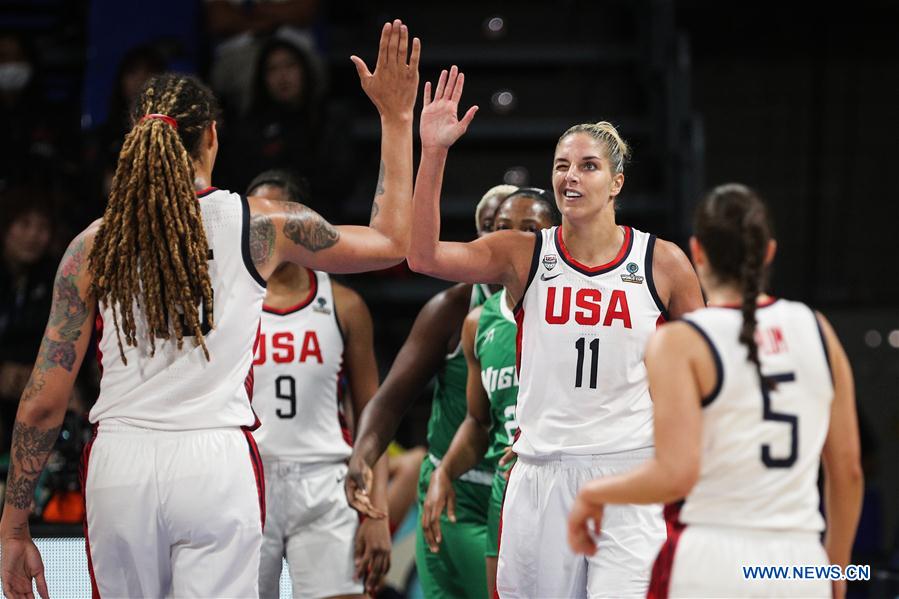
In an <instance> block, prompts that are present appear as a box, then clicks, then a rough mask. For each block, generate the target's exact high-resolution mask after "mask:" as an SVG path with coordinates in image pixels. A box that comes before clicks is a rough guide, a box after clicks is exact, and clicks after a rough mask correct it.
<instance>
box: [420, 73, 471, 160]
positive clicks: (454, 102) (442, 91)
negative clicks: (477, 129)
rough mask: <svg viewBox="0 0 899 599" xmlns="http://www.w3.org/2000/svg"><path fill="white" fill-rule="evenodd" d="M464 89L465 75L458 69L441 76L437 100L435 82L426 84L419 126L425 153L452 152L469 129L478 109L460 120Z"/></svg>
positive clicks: (467, 113) (468, 112)
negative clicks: (439, 150)
mask: <svg viewBox="0 0 899 599" xmlns="http://www.w3.org/2000/svg"><path fill="white" fill-rule="evenodd" d="M464 86H465V74H464V73H462V72H460V71H459V68H458V67H456V66H455V65H453V67H452V68H451V69H450V70H449V72H447V71H446V70H443V71H441V72H440V79H438V80H437V87H436V88H435V89H434V97H433V98H432V97H431V82H430V81H428V82H426V83H425V91H424V107H423V108H422V111H421V123H420V124H419V133H420V135H421V146H422V148H423V149H426V148H442V149H446V148H449V147H450V146H451V145H453V143H455V141H456V140H457V139H459V138H460V137H462V135H463V134H464V133H465V131H466V130H467V129H468V125H470V124H471V120H472V119H473V118H474V115H475V113H476V112H477V111H478V107H477V106H472V107H471V108H469V109H468V111H467V112H466V113H465V116H463V117H462V119H461V120H460V119H459V117H458V115H459V100H460V99H461V98H462V88H463V87H464Z"/></svg>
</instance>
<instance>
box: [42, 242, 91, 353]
mask: <svg viewBox="0 0 899 599" xmlns="http://www.w3.org/2000/svg"><path fill="white" fill-rule="evenodd" d="M84 259H85V251H84V240H83V239H76V240H75V241H74V242H73V243H72V245H70V246H69V249H68V250H66V253H65V255H64V256H63V257H62V262H60V264H59V270H58V271H57V273H56V283H55V284H54V286H53V307H52V308H51V309H50V321H49V325H50V326H51V327H55V328H57V329H58V331H59V336H60V337H61V338H62V340H63V341H77V340H78V338H79V337H80V336H81V326H82V325H83V324H84V321H85V319H86V318H87V314H88V308H87V304H85V302H84V299H83V298H82V297H81V294H80V293H79V291H78V286H77V284H76V281H77V278H78V275H79V274H80V273H81V269H82V266H83V265H84Z"/></svg>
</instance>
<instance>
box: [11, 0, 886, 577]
mask: <svg viewBox="0 0 899 599" xmlns="http://www.w3.org/2000/svg"><path fill="white" fill-rule="evenodd" d="M394 17H400V18H402V19H403V20H404V21H405V22H406V23H408V24H409V27H410V30H411V32H412V33H413V35H417V36H419V37H421V38H422V42H423V52H422V65H421V77H422V81H425V80H427V79H431V80H434V79H435V78H436V76H437V74H438V72H439V69H440V68H443V67H449V66H450V65H451V64H458V65H459V66H460V67H461V68H462V69H463V70H464V71H465V73H466V91H465V98H463V103H464V104H465V105H466V106H467V105H469V104H472V103H477V104H479V105H480V106H481V111H480V112H479V114H478V116H477V118H476V119H475V122H474V124H473V125H472V127H471V129H470V130H469V132H468V134H467V135H466V136H465V137H464V138H463V139H462V140H461V141H460V142H459V143H458V144H457V147H455V148H454V149H453V150H452V151H451V154H450V161H449V164H448V168H447V178H446V182H445V185H444V194H443V204H442V206H443V218H444V220H443V230H444V233H443V234H444V237H446V238H453V239H469V238H472V237H473V236H474V229H473V226H472V223H473V218H472V216H473V211H474V206H475V204H476V202H477V200H478V199H479V198H480V196H481V194H482V193H483V192H484V191H485V190H486V189H488V188H489V187H492V186H493V185H495V184H498V183H503V182H505V183H511V184H515V185H533V186H540V187H546V186H548V185H549V183H550V180H549V173H550V163H551V157H552V151H553V148H554V145H555V141H556V139H557V138H558V136H559V134H561V132H562V131H564V130H565V129H566V128H567V127H568V126H570V125H572V124H575V123H578V122H585V121H596V120H601V119H603V120H610V121H612V122H613V123H615V124H616V125H617V126H618V127H619V130H620V131H621V132H622V134H623V135H624V136H625V138H627V139H628V140H629V141H630V142H632V143H633V146H634V149H635V156H634V160H633V162H632V163H631V164H630V165H629V167H628V168H627V170H626V174H627V183H626V186H625V189H624V193H623V194H622V201H621V206H620V215H619V222H623V223H626V224H631V225H634V226H637V227H639V228H643V229H647V230H650V231H653V232H655V233H658V234H659V235H660V236H662V237H665V238H668V239H671V240H674V241H676V242H678V243H680V244H681V245H682V246H684V244H685V241H686V239H687V237H688V236H689V232H690V222H691V213H692V206H693V205H694V203H695V202H696V200H697V199H698V197H699V195H700V194H701V192H702V190H703V189H705V188H708V187H710V186H712V185H716V184H719V183H723V182H726V181H740V182H743V183H746V184H749V185H751V186H753V187H755V188H756V189H758V190H759V191H760V193H761V194H762V195H763V196H764V197H766V198H767V199H768V201H769V202H770V204H771V207H772V211H773V214H774V215H775V219H776V228H777V232H778V242H779V254H778V258H777V261H776V267H775V271H774V275H773V277H772V289H773V291H774V293H775V295H782V296H784V297H790V298H795V299H799V300H802V301H805V302H808V303H810V304H812V305H813V306H816V307H817V308H819V309H821V310H822V311H823V312H824V313H825V314H826V315H827V317H828V318H829V319H831V321H832V322H833V323H834V325H835V327H836V329H837V332H838V333H839V334H840V336H841V338H842V340H843V343H844V344H845V346H846V348H847V350H848V351H849V353H850V358H851V360H852V363H853V366H854V368H855V375H856V384H857V390H858V403H859V411H860V416H861V426H862V440H863V446H864V447H863V451H864V460H865V469H866V481H867V490H866V497H865V511H864V514H863V520H862V524H861V528H860V532H859V537H858V542H857V545H856V554H857V558H856V562H857V563H871V564H875V563H876V564H880V565H881V566H882V567H883V568H885V569H893V570H896V571H899V534H897V533H899V468H897V467H896V464H897V463H899V401H897V400H899V233H897V230H896V229H897V226H899V201H897V200H899V198H897V197H896V196H897V190H896V182H895V180H894V179H893V176H894V173H895V170H896V163H897V161H899V115H897V107H899V45H897V44H896V43H895V32H896V28H897V26H899V5H896V4H895V3H893V2H889V1H886V0H883V1H862V2H856V3H855V4H853V6H852V7H851V9H847V10H841V11H838V12H826V11H825V10H824V8H823V7H820V8H815V7H812V6H810V5H806V4H805V3H783V2H774V1H772V0H760V1H758V2H753V3H748V2H728V3H709V2H700V1H698V0H682V1H675V0H632V1H626V0H608V1H599V0H593V1H587V0H557V1H555V2H551V3H550V2H539V3H536V2H535V3H512V2H500V1H496V0H483V1H479V2H470V1H467V0H463V1H460V2H452V3H443V4H437V3H432V2H414V1H412V0H406V1H403V2H391V3H379V2H368V1H364V0H346V1H333V2H326V1H321V0H155V1H154V2H152V3H148V2H137V1H135V0H91V1H87V0H84V1H71V0H20V1H12V0H2V1H0V132H2V137H0V210H2V212H0V214H2V219H0V240H2V253H3V259H2V261H0V452H8V448H9V444H10V437H9V435H10V431H11V427H12V422H13V419H14V416H15V411H16V406H17V402H18V397H19V395H20V393H21V391H22V388H23V387H24V385H25V384H26V381H27V379H28V376H29V373H30V369H31V365H32V363H33V360H34V357H35V355H36V353H37V349H38V345H39V343H40V339H41V336H42V332H43V327H44V325H45V323H46V318H47V313H48V310H49V305H50V300H51V289H52V281H53V275H54V272H55V267H56V264H57V260H58V258H59V256H60V254H61V251H62V250H63V249H64V248H65V247H66V245H67V243H68V241H69V240H70V239H71V238H72V237H73V236H74V234H75V233H77V232H78V231H80V230H81V229H82V228H83V227H85V226H86V225H87V224H89V223H90V222H91V221H93V220H94V219H96V218H98V217H100V216H101V215H102V211H103V208H104V205H105V198H106V193H107V191H108V189H109V184H110V180H111V176H112V173H113V172H114V170H115V166H116V161H117V156H118V151H119V148H120V147H121V145H122V141H123V138H124V136H125V134H126V133H127V132H128V131H129V129H130V122H129V121H128V117H127V110H128V106H129V103H130V102H131V100H132V99H133V98H134V97H135V95H136V94H137V92H138V91H139V89H140V88H141V85H142V84H143V83H144V82H145V81H146V80H147V78H148V77H150V76H151V75H153V74H155V73H160V72H163V71H167V70H176V71H180V72H189V73H195V74H197V75H199V76H201V77H202V78H203V79H204V80H205V81H207V82H208V83H209V84H210V85H211V86H212V87H213V89H214V90H215V91H216V93H217V95H218V97H219V99H220V101H221V104H222V108H223V112H222V115H221V119H220V121H219V132H220V136H221V149H220V153H219V158H218V162H217V164H216V168H215V172H214V184H215V185H216V186H217V187H220V188H227V189H231V190H233V191H238V192H243V191H244V190H245V188H246V185H247V184H248V182H249V181H250V180H251V179H252V178H253V177H254V176H255V175H257V174H258V173H259V172H261V171H263V170H267V169H271V168H286V169H289V170H291V171H293V172H294V173H295V174H296V175H297V176H298V177H300V178H301V180H302V185H303V189H302V195H303V196H304V197H306V198H307V199H308V203H309V205H311V206H312V207H313V208H315V209H316V210H318V211H320V212H321V213H322V214H324V215H325V216H326V217H328V218H329V219H331V220H333V221H334V222H339V223H362V222H366V221H367V219H368V214H369V210H370V201H371V197H372V194H373V191H374V187H375V180H376V177H377V165H378V148H379V128H378V119H377V113H376V112H375V110H374V108H373V107H372V106H371V105H370V104H369V103H368V100H367V99H366V98H365V96H364V94H363V93H362V92H361V90H360V89H359V87H358V81H357V77H356V73H355V70H354V68H353V67H352V64H351V63H350V61H349V58H348V57H349V55H350V54H351V53H355V54H358V55H360V56H362V57H363V58H364V59H366V60H367V61H368V62H369V64H371V63H372V62H373V60H374V56H375V54H376V43H377V39H378V33H379V30H380V25H381V24H382V23H383V22H384V21H385V20H388V19H390V18H394ZM346 283H347V284H349V285H351V286H352V287H354V288H356V289H357V290H359V291H360V292H361V293H362V294H363V296H364V297H365V299H366V300H367V302H368V303H369V306H370V308H371V310H372V312H373V314H374V317H375V323H376V331H375V332H376V344H377V353H378V360H379V364H380V368H381V370H382V374H383V373H384V372H386V370H387V369H388V368H389V366H390V364H391V362H392V359H393V356H394V355H395V353H396V351H397V349H398V348H399V345H400V344H401V343H402V340H403V339H404V338H405V335H406V333H407V332H408V330H409V326H410V324H411V322H412V319H413V318H414V316H415V314H416V313H417V311H418V309H419V308H420V307H421V305H422V304H423V303H424V302H425V301H426V300H427V299H428V298H429V297H431V296H432V295H433V294H434V293H436V292H437V291H439V290H440V289H442V288H443V287H445V286H446V284H445V283H442V282H439V281H434V280H431V279H426V278H424V277H420V276H417V275H413V274H412V273H410V272H409V271H408V269H406V268H405V266H399V267H396V268H394V269H390V270H389V271H384V272H380V273H373V274H369V275H364V276H353V277H348V278H346ZM97 378H98V373H97V370H96V366H95V361H94V360H92V359H90V357H89V358H88V359H86V360H85V367H84V368H83V369H82V373H81V375H80V383H79V386H78V389H77V391H76V393H75V394H74V395H73V397H72V400H71V410H70V413H69V416H67V421H66V426H65V427H64V430H63V433H62V436H61V438H60V443H59V446H58V450H57V452H56V453H55V454H54V457H53V460H52V462H51V468H50V469H49V471H48V474H47V475H46V480H45V481H43V484H42V486H41V489H42V493H43V495H42V497H43V500H42V501H41V502H38V506H37V507H38V509H37V518H38V519H39V520H45V521H49V522H65V521H67V520H71V519H72V514H74V513H75V512H76V511H77V509H76V508H75V507H74V506H75V504H76V499H77V497H78V488H77V463H78V456H79V453H80V449H81V445H82V443H83V439H84V435H86V434H88V431H89V429H88V428H87V427H86V426H85V424H84V423H85V414H86V411H87V410H89V408H90V406H91V403H92V401H93V398H94V397H95V396H96V393H97ZM428 398H429V390H423V391H422V401H420V402H419V403H418V405H417V406H416V407H415V408H414V409H413V410H411V411H410V413H409V414H408V416H407V418H406V423H405V424H404V426H403V429H402V431H401V434H400V437H399V441H400V443H401V444H403V445H405V446H407V447H411V446H414V445H419V444H421V443H423V441H424V434H425V427H424V423H425V422H426V419H427V416H428V410H429V401H428ZM7 460H8V454H5V455H4V457H3V462H2V464H3V467H4V468H5V464H6V461H7ZM4 479H5V476H4Z"/></svg>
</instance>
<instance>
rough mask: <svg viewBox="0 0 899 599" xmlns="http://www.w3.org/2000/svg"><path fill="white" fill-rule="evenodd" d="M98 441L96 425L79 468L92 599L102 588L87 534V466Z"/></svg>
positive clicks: (94, 598) (98, 596) (85, 547)
mask: <svg viewBox="0 0 899 599" xmlns="http://www.w3.org/2000/svg"><path fill="white" fill-rule="evenodd" d="M96 439H97V425H96V424H95V425H94V434H93V435H91V439H90V441H88V442H87V445H85V446H84V451H82V452H81V468H79V472H78V475H79V476H78V477H79V479H80V480H81V500H82V501H83V502H84V520H83V525H84V550H85V551H86V552H87V571H88V573H89V574H90V577H91V597H92V598H93V599H100V588H99V587H98V586H97V579H96V578H95V577H94V562H93V561H92V560H91V541H90V536H89V535H88V534H87V466H88V461H89V460H90V457H91V448H92V447H93V446H94V441H95V440H96Z"/></svg>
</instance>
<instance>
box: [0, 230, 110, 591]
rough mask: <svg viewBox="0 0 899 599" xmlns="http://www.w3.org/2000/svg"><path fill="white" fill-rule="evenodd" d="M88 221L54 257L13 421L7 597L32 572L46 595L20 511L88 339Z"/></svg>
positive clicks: (4, 526) (5, 547)
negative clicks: (49, 300) (34, 352)
mask: <svg viewBox="0 0 899 599" xmlns="http://www.w3.org/2000/svg"><path fill="white" fill-rule="evenodd" d="M95 226H96V225H92V226H91V228H89V229H88V230H87V231H85V232H83V233H81V234H80V235H79V236H78V237H76V238H75V239H74V240H73V241H72V243H71V244H70V245H69V248H68V250H66V253H65V255H64V256H63V258H62V261H61V262H60V264H59V269H58V270H57V272H56V280H55V282H54V285H53V305H52V308H51V309H50V318H49V320H48V322H47V328H46V330H45V332H44V339H43V341H42V342H41V348H40V350H39V352H38V356H37V360H35V363H34V369H33V370H32V372H31V378H30V379H29V381H28V384H27V385H26V387H25V391H24V392H23V394H22V399H21V401H20V402H19V410H18V413H17V414H16V421H15V424H14V426H13V434H12V448H11V450H10V465H9V476H8V477H7V480H6V502H5V504H4V506H3V519H2V521H0V542H2V550H0V559H2V578H3V591H4V593H5V594H6V596H7V597H25V596H29V594H30V593H31V581H32V579H36V580H37V583H38V590H39V591H41V594H42V595H43V596H46V595H47V593H46V583H45V582H44V580H43V564H42V563H41V558H40V554H39V553H38V551H37V548H36V547H35V546H34V543H33V542H32V541H31V533H30V531H29V529H28V516H29V514H30V512H31V504H32V500H33V498H34V488H35V485H36V484H37V479H38V477H40V475H41V472H42V471H43V469H44V464H45V462H46V461H47V456H48V455H49V453H50V451H51V450H52V449H53V445H54V443H55V442H56V437H57V436H58V435H59V429H60V427H61V425H62V420H63V417H64V415H65V411H66V406H67V405H68V402H69V397H70V396H71V393H72V386H73V385H74V383H75V377H76V376H77V374H78V369H79V368H80V367H81V361H82V359H83V358H84V353H85V351H86V350H87V344H88V342H89V341H90V329H91V325H92V324H93V320H94V314H95V309H96V304H95V302H94V300H93V298H91V296H90V292H89V289H90V276H89V274H88V268H87V256H88V254H89V252H90V245H91V243H92V242H93V236H94V231H95V230H96V229H95ZM42 587H43V588H42Z"/></svg>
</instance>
